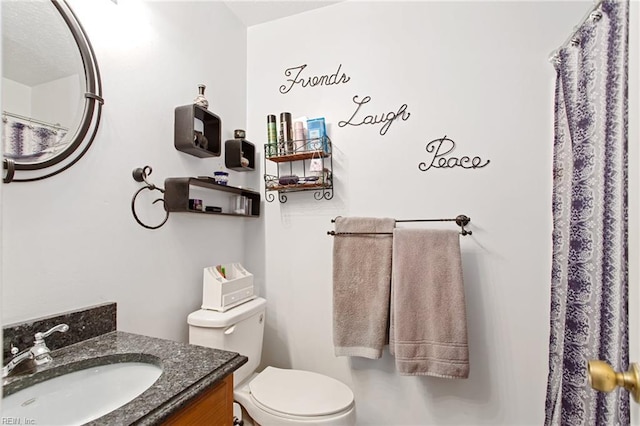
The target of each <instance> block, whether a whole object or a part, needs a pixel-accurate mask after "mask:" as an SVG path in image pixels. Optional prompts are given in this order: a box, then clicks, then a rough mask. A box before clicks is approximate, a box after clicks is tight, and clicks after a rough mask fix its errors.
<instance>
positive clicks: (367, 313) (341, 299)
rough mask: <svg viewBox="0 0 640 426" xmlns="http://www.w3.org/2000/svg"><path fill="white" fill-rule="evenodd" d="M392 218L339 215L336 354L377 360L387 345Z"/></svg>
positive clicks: (335, 266)
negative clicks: (346, 216)
mask: <svg viewBox="0 0 640 426" xmlns="http://www.w3.org/2000/svg"><path fill="white" fill-rule="evenodd" d="M394 226H395V220H394V219H389V218H364V217H352V218H345V217H339V218H337V219H336V224H335V231H336V232H387V233H388V235H375V234H358V235H356V234H350V235H336V236H334V237H333V343H334V349H335V355H336V356H359V357H364V358H370V359H377V358H380V357H381V356H382V348H383V347H384V345H385V344H386V342H387V341H388V326H389V297H390V292H391V249H392V241H393V235H392V233H393V228H394Z"/></svg>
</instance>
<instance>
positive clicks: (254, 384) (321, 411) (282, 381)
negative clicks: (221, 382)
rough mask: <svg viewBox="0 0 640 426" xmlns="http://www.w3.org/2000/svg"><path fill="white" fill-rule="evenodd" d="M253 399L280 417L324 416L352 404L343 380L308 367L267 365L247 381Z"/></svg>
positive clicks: (340, 410) (342, 410) (341, 410)
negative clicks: (308, 369)
mask: <svg viewBox="0 0 640 426" xmlns="http://www.w3.org/2000/svg"><path fill="white" fill-rule="evenodd" d="M249 390H250V392H251V397H252V400H253V402H254V403H255V404H256V405H257V406H259V407H260V408H262V409H263V410H265V411H267V412H270V413H271V414H274V415H278V416H282V417H289V416H291V417H294V418H300V417H303V418H304V417H324V416H331V415H334V414H337V413H342V412H344V411H345V410H348V409H350V408H352V406H353V392H352V391H351V389H349V387H348V386H347V385H345V384H344V383H342V382H340V381H338V380H335V379H333V378H331V377H327V376H324V375H322V374H318V373H313V372H311V371H301V370H288V369H280V368H275V367H267V368H265V369H264V370H263V371H262V373H260V374H259V375H258V376H257V377H256V378H255V379H253V380H251V382H250V383H249Z"/></svg>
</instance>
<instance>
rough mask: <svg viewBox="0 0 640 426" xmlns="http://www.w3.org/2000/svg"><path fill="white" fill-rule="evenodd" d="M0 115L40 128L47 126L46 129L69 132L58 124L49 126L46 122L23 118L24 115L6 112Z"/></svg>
mask: <svg viewBox="0 0 640 426" xmlns="http://www.w3.org/2000/svg"><path fill="white" fill-rule="evenodd" d="M2 115H4V116H9V117H13V118H17V119H20V120H25V121H28V122H29V123H34V124H40V125H42V126H47V127H53V128H54V129H59V130H65V131H66V130H69V129H67V128H66V127H62V126H61V125H60V124H51V123H47V122H46V121H40V120H36V119H35V118H31V117H25V116H24V115H19V114H14V113H12V112H8V111H2Z"/></svg>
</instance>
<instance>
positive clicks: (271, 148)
mask: <svg viewBox="0 0 640 426" xmlns="http://www.w3.org/2000/svg"><path fill="white" fill-rule="evenodd" d="M277 127H278V126H277V124H276V116H275V115H273V114H269V115H267V157H272V156H274V155H278V129H277Z"/></svg>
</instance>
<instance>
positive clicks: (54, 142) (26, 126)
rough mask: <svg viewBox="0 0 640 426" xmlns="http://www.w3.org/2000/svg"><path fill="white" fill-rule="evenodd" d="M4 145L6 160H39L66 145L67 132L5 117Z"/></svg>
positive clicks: (59, 128) (54, 127)
mask: <svg viewBox="0 0 640 426" xmlns="http://www.w3.org/2000/svg"><path fill="white" fill-rule="evenodd" d="M2 122H3V132H2V145H3V149H4V156H5V157H6V158H13V159H20V160H21V161H32V160H39V159H41V158H43V157H45V156H47V155H51V154H55V153H56V152H57V151H59V150H61V149H63V148H64V147H65V146H66V144H64V143H63V139H64V137H65V136H66V134H67V130H66V129H64V128H61V127H57V126H49V125H46V124H41V125H36V124H32V123H31V122H30V121H28V120H25V119H19V118H15V117H3V119H2Z"/></svg>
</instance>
